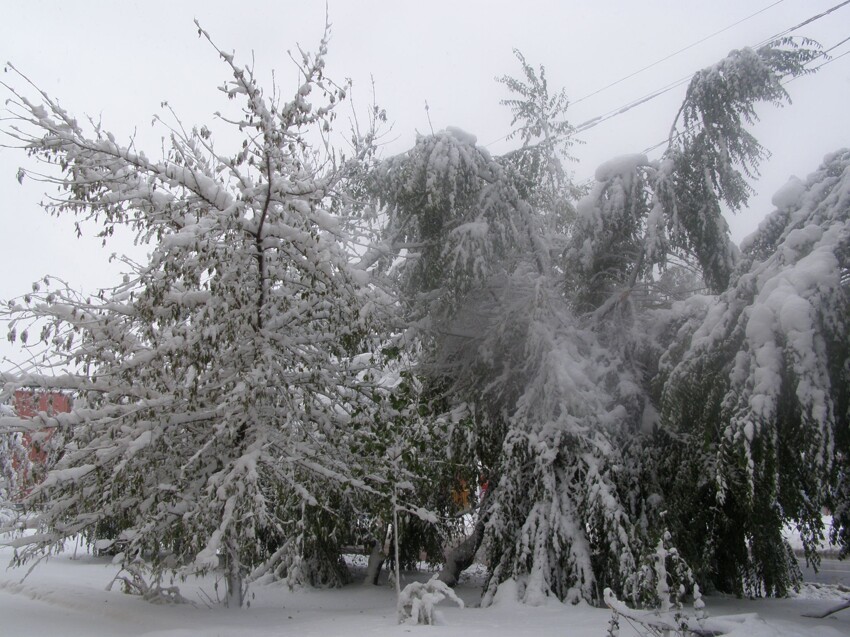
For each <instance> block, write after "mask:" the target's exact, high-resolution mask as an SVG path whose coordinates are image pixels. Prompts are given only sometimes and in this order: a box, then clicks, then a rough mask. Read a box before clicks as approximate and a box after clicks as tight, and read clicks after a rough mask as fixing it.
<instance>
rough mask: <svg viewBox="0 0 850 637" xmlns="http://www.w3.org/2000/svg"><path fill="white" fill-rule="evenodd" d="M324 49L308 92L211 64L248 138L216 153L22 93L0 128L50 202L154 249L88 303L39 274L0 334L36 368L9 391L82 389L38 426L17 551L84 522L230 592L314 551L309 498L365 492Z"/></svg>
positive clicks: (338, 94)
mask: <svg viewBox="0 0 850 637" xmlns="http://www.w3.org/2000/svg"><path fill="white" fill-rule="evenodd" d="M325 50H326V43H325V41H323V42H322V44H321V46H320V49H319V53H318V54H317V55H311V54H307V53H304V54H303V56H302V59H301V60H300V69H301V77H302V81H303V83H302V85H301V86H300V87H298V88H297V90H296V92H295V95H294V97H293V98H292V100H291V101H289V102H286V101H283V102H281V103H277V102H276V101H275V100H271V99H269V98H267V97H265V96H264V95H263V92H262V90H261V89H260V88H259V87H258V86H257V84H256V83H255V81H254V78H253V74H252V71H251V69H248V68H245V67H242V66H239V65H237V64H236V63H235V62H234V61H233V56H231V55H229V54H224V53H222V54H221V57H222V58H223V59H224V63H225V65H226V66H227V67H228V69H229V71H230V72H231V75H232V79H231V80H230V81H229V82H228V83H226V84H225V85H224V86H223V87H222V90H223V91H224V92H225V94H226V95H227V96H228V97H229V98H233V99H236V100H237V101H238V102H240V103H241V106H242V112H241V117H240V118H239V119H237V120H236V121H234V122H232V123H233V125H234V126H235V127H237V128H238V130H239V131H244V132H243V138H244V140H245V141H244V144H241V146H240V147H237V149H236V151H235V152H234V153H230V154H227V153H222V152H221V151H220V150H218V149H217V148H216V147H215V145H214V143H213V139H212V134H211V132H210V131H209V130H208V129H207V128H206V127H200V128H193V129H190V130H186V129H184V128H183V127H182V126H180V125H178V126H176V127H175V128H173V129H171V128H170V129H167V130H166V136H167V140H168V142H169V143H170V147H169V149H168V150H167V151H166V155H165V157H163V158H162V159H157V160H154V159H149V158H148V157H147V155H145V153H144V152H142V151H140V150H138V149H137V148H136V147H135V145H134V144H130V145H127V146H122V145H121V144H119V143H118V142H117V141H116V138H115V136H114V135H112V134H111V133H108V132H106V131H104V130H102V129H101V128H100V127H99V126H94V127H93V128H91V127H89V128H87V127H85V126H83V125H82V124H81V123H80V122H79V121H78V120H76V119H74V118H73V117H71V116H70V115H69V114H68V113H67V112H66V111H64V110H63V109H62V108H61V107H60V106H59V105H58V104H57V103H56V102H54V101H53V100H51V99H50V98H49V97H48V96H46V95H43V94H42V95H41V101H40V102H32V101H30V100H29V99H27V98H26V97H25V96H23V95H22V94H17V93H16V94H15V99H14V106H13V108H15V109H16V110H15V112H14V114H15V116H16V117H17V122H16V127H15V128H12V129H11V134H12V135H13V136H15V137H17V138H18V139H19V140H20V141H21V143H22V144H23V145H24V146H25V147H26V148H27V149H28V151H29V152H30V153H31V154H33V155H35V156H36V157H37V158H39V159H41V160H43V161H44V162H47V163H49V164H54V165H55V167H56V168H58V172H59V175H58V176H56V177H49V178H48V181H49V182H50V183H53V184H55V185H57V186H58V187H59V189H60V191H61V196H60V197H59V198H58V199H55V200H50V201H49V202H48V204H47V207H48V209H49V211H51V212H53V213H55V214H65V213H76V214H77V215H79V216H81V217H88V218H91V219H93V220H95V221H96V222H98V223H99V224H100V227H101V228H103V231H102V234H103V235H104V236H105V237H106V236H108V235H110V234H111V233H112V229H113V227H116V226H126V227H129V228H130V229H132V230H133V231H135V232H136V233H137V235H138V240H139V241H143V242H147V244H148V246H149V248H150V256H149V259H148V261H147V262H145V263H140V264H135V263H131V262H129V261H127V262H126V266H127V273H126V274H125V276H124V280H123V282H122V283H120V284H119V285H117V286H115V287H114V288H110V289H105V290H102V291H101V292H100V293H99V294H96V295H92V296H83V295H80V294H79V293H77V292H75V291H74V289H73V288H72V287H71V286H70V285H69V284H66V283H64V282H63V281H61V280H59V279H56V278H45V280H44V281H43V282H41V284H40V285H37V286H34V291H33V292H32V293H31V294H28V295H26V296H25V297H23V298H20V299H15V300H13V301H10V302H9V304H8V305H7V307H6V309H5V311H4V318H6V319H7V320H8V321H9V330H10V331H9V336H10V338H11V339H12V340H15V338H16V337H19V336H20V335H21V334H22V333H23V332H24V331H26V329H27V328H28V327H30V325H33V324H34V325H37V326H38V327H39V329H40V334H39V336H40V339H38V340H39V343H38V344H37V345H33V344H32V342H30V346H32V350H31V351H35V352H36V354H37V356H36V358H34V364H33V369H32V372H31V373H26V374H19V375H4V377H3V380H4V381H5V382H6V383H7V384H6V388H5V390H4V391H6V392H8V391H11V390H12V389H14V387H16V386H22V385H26V386H40V387H47V388H52V389H57V390H65V391H68V392H73V393H74V394H75V395H76V396H78V397H79V398H78V400H77V401H76V406H75V409H74V410H73V411H72V412H71V413H69V414H60V415H57V416H56V417H54V418H51V419H49V423H48V424H50V425H51V426H55V427H58V428H59V429H60V431H67V432H68V434H69V443H68V445H67V446H66V448H65V452H64V455H63V456H62V458H61V460H60V461H59V463H58V465H57V467H56V470H55V471H53V472H51V473H50V475H49V476H48V478H47V479H46V480H45V482H44V483H43V484H41V485H40V486H39V487H38V488H36V489H35V490H34V491H33V493H32V495H31V496H30V497H29V498H28V501H27V502H28V505H29V506H30V507H32V508H33V510H34V514H33V517H32V518H31V520H32V521H31V524H33V525H35V526H38V527H39V528H46V529H48V531H46V532H45V533H43V534H36V535H32V536H27V537H23V538H20V539H18V540H16V543H17V544H18V546H20V547H21V553H20V556H21V557H22V558H24V559H25V558H26V557H28V556H29V555H30V554H31V553H33V552H35V551H38V550H40V549H42V548H45V547H47V546H49V545H50V544H51V543H52V542H55V541H59V540H61V539H62V538H64V537H67V536H70V535H73V534H75V533H80V532H82V533H85V534H86V535H87V536H89V537H90V538H95V537H99V538H101V539H108V540H110V541H111V542H112V544H113V550H116V551H120V552H121V555H122V556H124V559H125V561H126V563H129V562H130V561H132V559H134V558H135V557H136V556H140V555H144V556H146V557H150V559H153V560H154V562H155V566H156V567H157V568H163V569H183V570H184V572H191V571H205V570H208V569H212V568H216V567H219V566H221V567H224V568H225V569H226V571H227V572H228V573H229V575H228V584H229V585H230V584H234V585H235V586H236V589H235V590H232V591H229V594H231V593H239V595H237V596H236V597H235V598H233V597H231V601H235V602H236V603H241V592H240V590H239V589H241V586H242V585H241V584H240V583H239V582H240V581H241V578H242V577H243V576H245V575H247V574H248V573H249V572H250V571H251V570H252V569H257V571H256V573H261V572H266V571H270V570H271V571H276V572H278V573H280V574H286V572H287V569H288V568H289V567H290V566H293V565H297V564H309V563H310V562H309V561H307V562H304V561H302V560H301V557H300V556H301V554H302V553H303V551H304V550H305V549H304V547H305V545H307V546H309V542H306V541H305V540H304V536H305V534H307V531H306V530H305V528H306V526H305V525H307V524H308V523H309V520H310V518H311V515H313V512H314V511H315V509H316V508H317V507H321V506H322V504H323V502H325V501H326V500H327V498H330V497H333V496H334V494H337V496H338V494H339V492H340V491H341V490H347V492H348V493H349V494H350V493H351V491H350V488H351V487H352V486H355V487H358V488H359V487H363V488H365V485H364V484H363V482H362V481H360V480H359V479H357V478H355V477H354V474H355V473H356V472H357V471H358V469H357V466H358V462H359V461H353V462H352V461H351V457H350V456H349V455H348V453H347V450H349V449H351V447H352V444H353V437H354V436H355V435H356V434H355V431H356V430H357V425H358V423H360V422H361V420H362V419H363V418H365V417H366V416H365V414H366V413H367V412H368V411H369V409H370V408H371V407H370V405H371V403H370V402H369V401H367V400H366V399H365V398H364V397H363V396H362V394H361V392H360V389H359V387H360V381H358V377H357V374H360V378H361V379H362V378H363V377H364V375H366V374H367V372H368V369H369V366H370V365H371V363H367V362H364V360H369V359H368V357H367V359H363V358H362V357H361V358H360V359H357V360H358V361H359V362H358V364H357V365H356V366H355V365H353V364H352V362H351V361H352V360H354V359H353V358H352V355H354V354H357V353H359V352H360V351H361V348H368V347H369V343H368V342H367V341H366V340H365V339H364V335H366V334H370V333H373V332H374V329H373V324H372V323H371V319H370V318H369V313H368V312H367V311H365V310H364V308H365V307H367V306H369V305H370V304H371V305H372V306H374V305H375V303H373V299H371V297H370V295H371V292H369V290H368V289H367V288H365V287H363V286H362V285H361V284H360V283H359V281H361V279H359V278H357V277H354V276H352V275H351V274H350V270H349V266H348V260H349V257H348V255H347V254H346V253H345V252H344V250H343V249H342V248H341V247H340V246H339V245H338V244H337V242H336V240H335V238H334V235H333V234H332V233H331V232H330V231H332V230H334V227H335V226H334V222H333V219H332V217H331V215H330V214H328V213H327V212H326V208H327V207H328V206H329V205H330V204H331V203H332V202H331V200H330V199H329V193H330V192H331V191H332V190H333V188H334V187H335V185H336V184H337V183H339V181H340V180H341V179H343V178H344V177H345V175H346V173H347V171H349V169H350V168H351V167H352V165H353V164H354V163H356V162H357V161H358V160H359V157H357V156H355V157H353V158H352V159H350V160H347V161H346V162H342V163H340V162H339V161H336V160H335V159H334V158H333V157H322V156H321V155H320V154H318V153H316V152H315V151H314V150H313V149H311V148H310V146H309V145H308V143H307V141H306V137H305V136H306V135H307V134H308V132H309V131H311V130H321V129H326V128H327V127H328V126H329V124H330V122H331V121H332V120H333V109H334V105H335V104H338V103H339V100H340V99H341V98H342V97H344V90H343V89H342V88H340V87H338V86H336V85H335V84H333V83H332V82H330V81H329V80H328V79H327V78H325V76H324V75H323V70H322V69H323V66H324V54H325ZM308 95H310V96H311V98H315V100H316V101H315V102H312V103H311V102H309V101H307V96H308ZM42 346H44V347H46V348H47V353H46V354H44V355H43V356H42V355H41V354H40V353H39V349H40V348H41V347H42ZM371 360H372V361H374V359H371ZM4 425H5V426H6V427H7V428H8V427H25V426H26V423H24V422H18V423H17V424H15V423H10V422H9V419H8V418H7V419H5V420H4ZM355 491H356V489H355ZM258 538H261V539H258ZM335 559H338V558H335Z"/></svg>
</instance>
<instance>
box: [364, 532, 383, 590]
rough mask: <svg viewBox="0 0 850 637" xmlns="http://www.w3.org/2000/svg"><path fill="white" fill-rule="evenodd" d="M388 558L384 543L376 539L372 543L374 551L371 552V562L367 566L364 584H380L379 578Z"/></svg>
mask: <svg viewBox="0 0 850 637" xmlns="http://www.w3.org/2000/svg"><path fill="white" fill-rule="evenodd" d="M386 559H387V556H386V554H385V553H384V551H383V545H382V543H381V541H380V540H378V539H376V540H374V541H373V543H372V552H371V553H370V554H369V563H368V564H367V566H366V579H365V580H363V583H364V584H372V585H373V586H377V585H378V578H379V577H380V576H381V567H382V566H383V565H384V560H386Z"/></svg>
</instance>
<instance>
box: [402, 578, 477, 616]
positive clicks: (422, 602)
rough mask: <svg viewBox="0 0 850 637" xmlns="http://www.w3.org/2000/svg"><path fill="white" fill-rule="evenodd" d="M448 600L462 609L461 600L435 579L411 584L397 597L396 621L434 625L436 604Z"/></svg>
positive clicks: (436, 614) (437, 614) (436, 613)
mask: <svg viewBox="0 0 850 637" xmlns="http://www.w3.org/2000/svg"><path fill="white" fill-rule="evenodd" d="M444 599H449V600H451V601H453V602H454V603H455V604H457V605H458V606H460V607H461V608H463V600H462V599H461V598H460V597H458V596H457V595H456V594H455V592H454V591H453V590H452V589H451V588H449V587H448V585H446V584H445V583H443V582H441V581H440V580H438V579H437V578H436V577H433V578H431V579H430V580H428V581H427V582H411V583H410V584H408V585H407V586H405V587H404V588H403V589H402V591H401V594H400V595H399V597H398V621H399V623H405V624H436V623H437V622H438V620H439V619H440V617H439V613H438V612H437V604H439V603H440V602H441V601H443V600H444Z"/></svg>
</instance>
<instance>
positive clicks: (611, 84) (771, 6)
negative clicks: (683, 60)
mask: <svg viewBox="0 0 850 637" xmlns="http://www.w3.org/2000/svg"><path fill="white" fill-rule="evenodd" d="M848 1H850V0H848ZM783 2H785V0H778V1H777V2H774V3H773V4H770V5H768V6H766V7H764V8H763V9H759V10H758V11H756V12H755V13H751V14H750V15H748V16H747V17H745V18H741V19H740V20H738V21H737V22H734V23H732V24H730V25H729V26H727V27H723V28H722V29H720V30H719V31H715V32H714V33H712V34H710V35H707V36H705V37H704V38H702V39H700V40H697V41H696V42H692V43H691V44H689V45H688V46H686V47H684V48H681V49H679V50H678V51H674V52H673V53H670V54H669V55H666V56H664V57H663V58H661V59H659V60H656V61H655V62H653V63H652V64H647V65H646V66H644V67H643V68H640V69H638V70H637V71H635V72H633V73H629V74H628V75H626V76H624V77H621V78H620V79H619V80H616V81H614V82H611V83H610V84H608V85H606V86H603V87H602V88H600V89H597V90H595V91H593V92H592V93H588V94H587V95H585V96H583V97H580V98H578V99H577V100H575V101H573V102H572V103H571V106H575V105H576V104H578V103H579V102H583V101H584V100H586V99H588V98H589V97H593V96H594V95H598V94H599V93H601V92H602V91H607V90H608V89H609V88H611V87H612V86H617V84H620V83H621V82H625V81H626V80H628V79H631V78H633V77H634V76H635V75H638V74H640V73H643V72H644V71H646V70H647V69H651V68H652V67H653V66H657V65H658V64H661V63H662V62H666V61H667V60H669V59H670V58H672V57H675V56H677V55H679V53H683V52H685V51H687V50H688V49H692V48H694V47H695V46H697V45H698V44H702V43H703V42H705V41H706V40H710V39H711V38H713V37H715V36H717V35H720V34H721V33H723V32H724V31H728V30H729V29H731V28H733V27H736V26H738V25H739V24H741V23H743V22H746V21H747V20H749V19H751V18H754V17H756V16H757V15H759V14H761V13H764V12H765V11H767V10H768V9H772V8H773V7H775V6H776V5H778V4H782V3H783Z"/></svg>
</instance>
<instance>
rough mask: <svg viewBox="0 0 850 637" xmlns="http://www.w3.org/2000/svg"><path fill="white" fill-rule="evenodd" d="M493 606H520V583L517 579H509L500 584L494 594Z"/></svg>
mask: <svg viewBox="0 0 850 637" xmlns="http://www.w3.org/2000/svg"><path fill="white" fill-rule="evenodd" d="M492 605H493V606H501V607H506V606H519V605H520V602H519V585H518V584H517V581H516V580H515V579H508V580H505V581H504V582H502V583H501V584H499V588H497V589H496V594H495V595H493V604H492Z"/></svg>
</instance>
